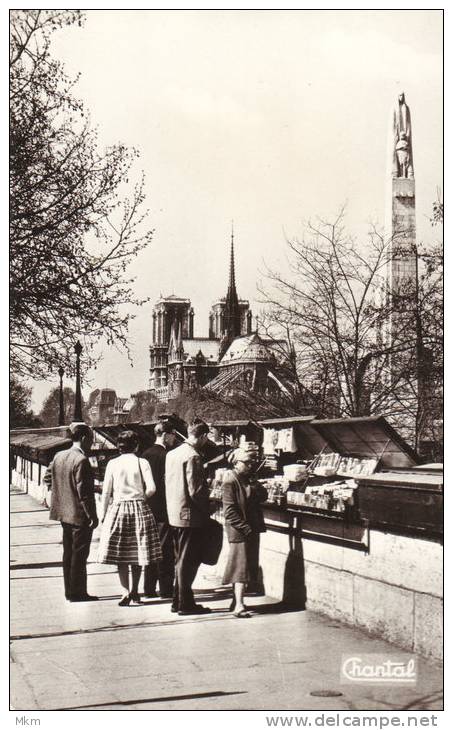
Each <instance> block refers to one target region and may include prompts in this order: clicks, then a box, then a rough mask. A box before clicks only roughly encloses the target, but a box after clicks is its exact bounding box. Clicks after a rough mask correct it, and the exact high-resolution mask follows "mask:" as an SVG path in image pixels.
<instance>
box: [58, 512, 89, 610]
mask: <svg viewBox="0 0 453 730" xmlns="http://www.w3.org/2000/svg"><path fill="white" fill-rule="evenodd" d="M61 526H62V528H63V577H64V592H65V596H66V598H67V600H68V601H72V600H77V599H80V598H84V597H85V596H87V595H88V591H87V560H88V555H89V554H90V545H91V537H92V535H93V530H92V529H91V528H89V527H86V526H80V525H72V524H70V523H68V522H62V523H61Z"/></svg>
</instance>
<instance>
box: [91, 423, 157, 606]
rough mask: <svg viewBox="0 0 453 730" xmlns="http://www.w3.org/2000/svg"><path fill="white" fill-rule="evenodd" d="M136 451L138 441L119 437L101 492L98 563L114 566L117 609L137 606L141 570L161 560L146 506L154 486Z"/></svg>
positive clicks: (130, 436) (125, 434)
mask: <svg viewBox="0 0 453 730" xmlns="http://www.w3.org/2000/svg"><path fill="white" fill-rule="evenodd" d="M137 447H138V439H137V437H136V435H135V433H134V432H133V431H124V432H123V433H121V434H120V435H119V437H118V450H119V452H120V456H118V457H116V458H115V459H111V460H110V461H109V462H108V464H107V467H106V470H105V477H104V484H103V488H102V505H101V522H102V530H101V537H100V541H99V555H98V562H99V563H107V564H109V565H117V566H118V575H119V579H120V583H121V587H122V596H121V600H120V601H119V605H120V606H128V605H129V604H130V603H131V602H132V603H140V595H139V592H138V584H139V581H140V575H141V571H142V567H143V566H145V565H151V563H158V562H159V561H161V560H162V549H161V546H160V541H159V534H158V531H157V526H156V522H155V520H154V516H153V513H152V512H151V509H150V507H149V506H148V504H147V503H146V499H148V498H149V497H151V496H152V495H153V494H154V493H155V491H156V486H155V484H154V480H153V475H152V472H151V467H150V465H149V463H148V461H147V460H146V459H140V458H139V457H138V456H137V455H136V453H135V452H136V451H137ZM129 566H131V577H132V585H131V588H130V590H129Z"/></svg>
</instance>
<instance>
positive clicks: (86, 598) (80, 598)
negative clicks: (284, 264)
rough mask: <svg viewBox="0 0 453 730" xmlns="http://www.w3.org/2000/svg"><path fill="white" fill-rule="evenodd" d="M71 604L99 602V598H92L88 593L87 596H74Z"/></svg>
mask: <svg viewBox="0 0 453 730" xmlns="http://www.w3.org/2000/svg"><path fill="white" fill-rule="evenodd" d="M69 601H70V602H71V603H83V602H84V601H99V598H98V596H90V595H88V593H87V594H86V595H85V596H72V598H70V599H69Z"/></svg>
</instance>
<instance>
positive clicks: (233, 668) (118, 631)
mask: <svg viewBox="0 0 453 730" xmlns="http://www.w3.org/2000/svg"><path fill="white" fill-rule="evenodd" d="M97 540H98V535H97V534H95V536H94V544H93V547H92V551H91V561H94V560H95V558H96V550H97ZM11 546H12V547H11V638H12V641H11V657H12V658H11V703H12V707H13V708H14V709H15V710H37V709H38V710H56V709H65V710H69V709H72V710H90V709H103V710H109V709H112V710H299V711H303V710H398V709H410V710H422V709H423V710H428V709H433V710H439V709H442V699H441V697H442V671H441V668H440V667H439V666H437V665H435V664H430V663H428V662H427V661H425V660H423V659H421V658H419V659H418V682H417V684H416V685H414V686H412V685H411V686H402V687H401V686H386V685H380V686H376V687H374V686H363V685H355V684H354V685H352V684H341V683H340V665H341V657H342V655H343V654H351V655H352V654H354V655H357V653H358V654H361V653H381V654H388V653H395V652H397V653H398V654H399V655H401V654H404V655H405V656H406V657H409V656H410V654H408V653H407V652H401V651H399V650H397V649H395V648H394V647H392V646H391V645H389V644H387V643H386V642H384V641H380V640H378V639H374V638H370V637H368V636H367V635H366V634H365V633H363V632H361V631H359V630H356V629H352V628H349V627H347V626H344V625H342V624H340V623H338V622H336V621H333V620H332V619H329V618H326V617H324V616H320V615H318V614H315V613H312V612H310V611H297V612H291V611H286V612H285V611H283V610H282V608H281V607H280V606H279V604H278V603H277V602H276V601H275V600H273V599H270V598H254V597H250V598H249V599H248V603H249V604H250V605H251V606H252V607H253V609H254V610H255V611H256V614H255V615H254V616H253V618H252V619H249V620H242V621H240V620H237V619H235V618H234V617H233V616H231V614H229V613H228V611H227V606H228V604H229V602H230V592H229V590H228V589H225V588H222V587H221V586H216V587H213V586H212V583H210V582H208V580H207V579H206V578H204V577H203V574H202V573H203V570H202V569H201V570H200V573H201V575H200V576H199V577H198V578H197V583H196V587H197V593H198V596H197V599H198V600H199V601H200V602H203V603H204V604H206V605H209V606H210V607H211V608H212V610H213V611H212V614H210V615H209V616H201V617H181V616H175V615H174V614H172V613H170V605H169V603H170V602H169V601H161V600H159V599H155V600H149V601H147V602H146V603H144V604H143V605H142V606H137V607H135V606H134V607H128V608H121V607H119V606H118V605H117V602H118V598H119V582H118V578H117V575H116V572H115V570H114V569H113V568H111V567H110V566H105V565H97V564H96V563H95V562H91V563H90V564H89V566H88V572H89V578H88V589H89V591H90V593H94V594H97V595H99V596H100V597H101V599H102V600H100V601H98V602H97V603H87V604H70V603H67V602H66V601H65V599H64V595H63V579H62V571H61V553H62V545H61V527H60V525H59V524H58V523H54V522H50V521H49V519H48V512H47V510H46V509H44V508H43V507H42V506H40V505H39V504H38V503H37V502H36V501H35V500H33V499H32V498H31V497H29V496H27V495H23V494H17V493H16V494H12V496H11ZM319 690H328V691H334V692H341V693H342V694H341V695H340V696H333V697H316V696H312V695H311V692H313V691H315V692H316V691H319Z"/></svg>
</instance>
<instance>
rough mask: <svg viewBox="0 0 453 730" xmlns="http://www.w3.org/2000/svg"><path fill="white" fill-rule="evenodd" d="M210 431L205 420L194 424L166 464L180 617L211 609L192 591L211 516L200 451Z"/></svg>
mask: <svg viewBox="0 0 453 730" xmlns="http://www.w3.org/2000/svg"><path fill="white" fill-rule="evenodd" d="M208 431H209V427H208V426H207V424H206V423H204V422H203V421H197V422H194V423H193V424H191V425H190V426H189V429H188V437H187V440H186V441H185V443H183V444H181V446H178V448H177V449H173V451H170V452H169V453H168V454H167V459H166V465H165V494H166V499H167V510H168V520H169V523H170V525H171V526H172V527H173V535H174V541H175V556H176V579H175V588H174V592H173V603H172V607H171V610H172V611H173V612H178V613H179V615H180V616H186V615H192V614H201V613H209V612H210V609H209V608H206V607H205V606H201V605H199V604H196V603H195V599H194V595H193V591H192V583H193V582H194V580H195V576H196V574H197V571H198V568H199V567H200V564H201V550H202V540H203V526H204V525H205V524H206V522H207V520H208V518H209V491H208V486H207V483H206V481H205V478H204V471H203V462H202V459H201V456H200V453H199V451H200V449H201V448H202V447H203V445H204V444H205V443H206V441H207V434H208Z"/></svg>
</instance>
